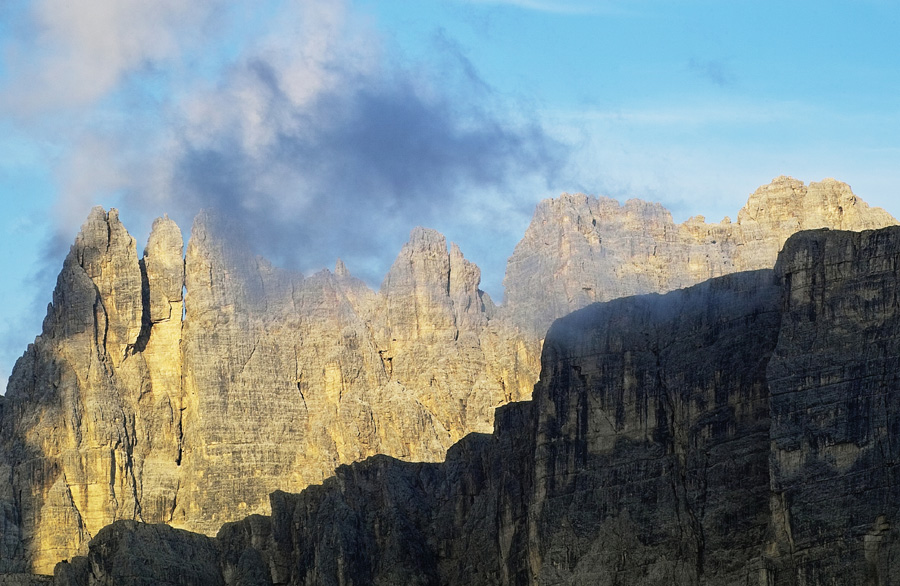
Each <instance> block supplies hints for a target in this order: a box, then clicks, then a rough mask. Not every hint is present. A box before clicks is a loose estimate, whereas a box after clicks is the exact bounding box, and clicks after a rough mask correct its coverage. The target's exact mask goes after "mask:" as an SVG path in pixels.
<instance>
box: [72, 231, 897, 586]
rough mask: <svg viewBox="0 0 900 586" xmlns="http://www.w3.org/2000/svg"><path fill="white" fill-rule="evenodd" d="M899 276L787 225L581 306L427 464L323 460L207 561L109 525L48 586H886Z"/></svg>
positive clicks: (843, 235) (891, 549)
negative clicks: (162, 569)
mask: <svg viewBox="0 0 900 586" xmlns="http://www.w3.org/2000/svg"><path fill="white" fill-rule="evenodd" d="M898 265H900V228H897V227H895V228H887V229H883V230H879V231H867V232H863V233H853V232H843V231H827V230H822V231H814V232H804V233H803V234H800V235H798V236H795V237H792V238H791V239H790V240H789V241H788V242H787V244H786V245H785V249H784V251H783V252H782V253H781V255H780V257H779V260H778V264H777V265H776V268H775V270H760V271H753V272H745V273H738V274H734V275H729V276H725V277H720V278H717V279H714V280H711V281H707V282H705V283H702V284H700V285H697V286H694V287H691V288H688V289H683V290H678V291H674V292H671V293H668V294H665V295H655V294H654V295H645V296H638V297H631V298H627V299H619V300H615V301H612V302H607V303H599V304H595V305H592V306H590V307H587V308H584V309H582V310H580V311H578V312H575V313H573V314H571V315H569V316H567V317H565V318H563V319H560V320H558V321H557V322H555V324H554V325H553V327H552V328H551V329H550V331H549V333H548V335H547V339H546V343H545V345H544V353H543V358H542V361H543V369H542V374H541V380H540V382H539V383H538V384H537V385H536V387H535V391H534V398H533V400H532V401H530V402H522V403H513V404H510V405H506V406H504V407H502V408H500V409H499V410H498V413H497V418H496V428H495V432H494V433H493V435H491V436H487V435H484V434H472V435H470V436H468V437H466V438H464V439H463V440H462V441H460V442H458V443H457V444H456V445H454V446H453V447H452V448H451V449H450V450H449V451H448V454H447V460H446V461H445V462H444V463H440V464H438V463H411V462H403V461H399V460H395V459H392V458H389V457H386V456H376V457H373V458H370V459H368V460H366V461H364V462H361V463H356V464H352V465H349V466H341V467H340V468H339V469H338V470H337V472H336V475H335V476H334V477H332V478H329V479H327V480H326V481H325V482H324V483H323V484H322V485H318V486H313V487H309V488H307V489H306V490H305V491H303V492H302V493H300V494H287V493H284V492H275V493H273V495H272V497H271V501H272V515H271V516H258V515H257V516H251V517H248V518H246V519H244V520H242V521H240V522H236V523H231V524H228V525H226V526H224V527H223V528H222V529H221V530H220V531H219V533H218V535H217V537H216V539H215V540H214V542H213V543H212V546H210V544H209V543H208V542H206V541H199V542H198V538H199V537H200V536H191V535H178V534H176V533H175V530H173V529H170V528H165V527H154V528H147V527H140V526H134V525H131V524H128V523H126V522H120V523H119V524H117V525H115V526H113V528H108V529H106V530H104V533H103V534H102V535H103V537H102V538H101V537H98V538H97V539H95V540H94V541H93V542H92V543H91V546H90V554H89V556H88V558H87V559H84V558H76V559H75V560H73V562H72V563H71V564H61V565H60V566H58V568H57V574H56V583H57V584H59V585H67V584H78V583H81V582H79V580H84V579H85V577H86V576H87V570H86V568H87V567H88V566H90V568H92V570H91V571H92V576H93V579H94V580H97V582H96V583H124V582H122V580H121V579H122V578H127V577H128V574H126V573H125V572H124V571H123V570H122V569H121V568H122V567H135V564H132V565H131V566H129V565H128V561H129V560H132V559H138V560H140V559H143V557H146V553H144V552H146V551H156V550H160V551H161V554H163V555H165V554H166V552H168V551H171V550H177V551H188V550H189V551H190V552H191V555H190V560H191V561H190V563H189V564H188V563H186V562H184V561H183V560H174V561H173V565H172V566H171V567H173V568H182V567H184V571H186V572H192V574H191V575H197V572H198V571H199V570H198V569H203V571H205V572H206V574H204V575H203V576H200V577H198V579H197V580H198V581H197V583H202V584H217V585H218V584H229V585H230V584H467V585H468V584H485V585H487V584H521V585H525V584H598V585H624V584H628V585H659V586H662V585H671V584H679V585H707V586H718V585H722V586H724V585H730V584H753V585H757V584H758V585H760V586H781V585H785V586H786V585H796V584H845V585H850V586H856V585H858V586H864V585H865V586H871V585H882V584H885V585H886V584H894V583H897V581H898V580H900V562H898V559H900V558H898V553H900V552H898V543H900V541H898V539H900V531H898V529H897V518H896V517H897V511H898V504H900V488H898V486H900V484H898V483H897V480H898V479H897V478H896V476H897V469H898V465H900V451H898V448H897V447H896V445H895V444H896V441H894V439H892V438H894V436H895V434H896V432H897V429H898V422H900V402H898V400H897V399H896V397H894V395H895V394H896V393H895V392H894V391H895V387H896V385H897V383H898V377H900V360H898V358H897V357H898V356H900V303H898V299H900V278H898V274H897V267H898ZM129 551H134V552H137V553H135V554H131V555H129V554H128V552H129ZM123 552H124V553H123ZM116 556H118V557H116ZM111 559H119V560H122V561H121V562H120V563H119V564H111V563H110V560H111ZM150 565H151V564H144V567H148V566H150ZM211 567H212V568H213V570H210V569H209V568H211ZM156 576H158V574H154V573H153V571H152V568H151V569H148V570H147V571H146V572H144V573H142V574H140V577H141V578H143V579H150V580H152V579H154V578H155V577H156ZM117 580H118V581H117Z"/></svg>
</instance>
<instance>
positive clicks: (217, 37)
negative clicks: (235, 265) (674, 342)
mask: <svg viewBox="0 0 900 586" xmlns="http://www.w3.org/2000/svg"><path fill="white" fill-rule="evenodd" d="M898 32H900V4H898V3H896V2H894V1H893V0H891V1H879V0H855V1H853V2H828V1H824V2H823V1H818V2H807V1H779V2H772V1H766V0H757V1H753V2H751V1H743V0H731V1H728V2H723V1H721V0H716V1H712V0H684V1H679V2H672V1H670V0H666V1H663V0H629V1H618V0H595V1H591V2H589V1H586V0H564V1H560V2H551V1H549V0H506V1H501V0H496V1H490V0H482V1H478V0H469V1H466V0H440V1H439V0H347V1H346V2H341V1H339V0H303V1H299V0H294V1H291V0H262V1H256V2H249V1H248V2H224V1H222V0H195V1H194V2H190V3H185V2H177V1H175V0H152V1H151V0H30V1H29V0H8V1H7V2H4V3H2V4H0V205H2V213H0V229H2V234H3V235H2V238H0V271H2V272H3V274H4V278H3V280H2V283H0V308H2V309H0V381H2V380H5V378H6V376H8V374H9V371H10V370H11V368H12V365H13V363H14V361H15V359H16V358H17V357H18V356H19V355H21V353H22V352H23V351H24V349H25V346H26V345H27V344H28V342H30V341H31V340H32V339H33V338H34V336H35V335H37V334H38V333H39V331H40V323H41V320H42V318H43V314H44V312H45V308H46V304H47V303H48V302H49V301H50V298H51V293H52V288H53V284H54V281H55V278H56V274H57V273H58V271H59V268H60V267H61V263H62V259H63V257H64V255H65V253H66V251H67V250H68V246H69V244H70V243H71V241H72V240H73V238H74V236H75V234H76V233H77V230H78V227H79V226H80V224H81V222H82V221H83V220H84V218H85V217H86V216H87V213H88V211H89V209H90V208H91V207H92V206H93V205H98V204H99V205H103V206H105V207H110V206H116V207H118V208H119V209H120V213H121V217H122V218H123V221H124V222H125V223H126V226H127V227H128V228H129V230H130V231H131V232H132V234H133V235H134V236H135V238H136V239H137V241H138V248H139V250H142V249H143V245H144V243H145V241H146V237H147V231H148V227H149V226H150V224H151V222H152V219H153V218H154V217H156V216H159V215H162V214H164V213H168V214H169V215H170V216H171V217H173V218H175V219H176V220H177V221H178V223H179V225H180V226H181V227H182V230H183V231H184V232H185V235H186V236H187V234H188V232H189V230H190V222H191V219H192V217H193V215H194V214H195V213H196V211H197V210H198V209H199V208H201V207H218V208H221V209H223V210H224V211H226V212H227V213H229V214H232V215H234V216H235V217H238V218H241V219H242V222H243V225H244V227H245V231H246V234H247V236H248V238H249V239H250V242H251V243H252V245H253V246H255V247H256V249H257V250H258V252H260V253H261V254H263V255H265V256H267V257H269V258H271V259H273V260H274V261H275V262H276V263H277V264H281V265H283V266H289V267H293V268H297V269H299V270H303V271H304V272H312V271H315V270H318V269H320V268H322V267H332V266H333V264H334V261H335V259H336V258H338V257H341V258H343V259H344V261H345V262H346V264H347V265H348V267H349V269H350V270H351V272H353V273H354V274H357V275H359V276H361V277H363V278H365V279H366V280H367V281H368V282H369V283H370V284H372V285H373V286H377V285H378V284H379V282H380V280H381V278H382V276H383V275H384V273H385V272H386V270H387V268H388V267H389V265H390V263H391V262H392V260H393V258H394V256H395V255H396V253H397V252H398V251H399V249H400V246H401V245H402V244H403V242H404V241H405V240H406V238H407V236H408V234H409V231H410V229H411V228H412V227H414V226H416V225H425V226H430V227H433V228H436V229H439V230H441V231H442V232H444V233H445V234H446V235H447V236H448V238H449V239H450V240H452V241H455V242H457V243H458V244H459V245H460V247H461V248H462V250H463V252H464V253H465V254H466V256H467V257H468V258H470V259H471V260H473V261H475V262H476V263H477V264H478V265H479V266H481V268H482V271H483V286H484V288H486V290H488V291H489V292H490V293H491V294H492V295H493V296H494V297H495V298H497V299H498V300H499V299H500V298H502V285H501V282H502V276H503V270H504V264H505V261H506V258H507V257H508V256H509V254H511V252H512V250H513V247H514V246H515V243H516V242H517V241H518V239H519V238H520V237H521V235H522V233H523V231H524V229H525V227H526V226H527V223H528V221H529V219H530V216H531V212H532V210H533V207H534V205H535V203H536V202H538V201H539V200H540V199H543V198H545V197H552V196H555V195H557V194H559V193H560V192H563V191H586V192H588V193H593V194H598V195H609V196H612V197H615V198H617V199H619V200H620V201H624V200H625V199H628V198H632V197H639V198H643V199H648V200H653V201H659V202H662V203H663V204H664V205H666V206H667V207H668V208H669V209H670V210H672V212H673V215H674V216H675V219H676V220H678V221H681V220H684V219H686V218H687V217H688V216H691V215H694V214H703V215H705V216H706V217H707V218H708V220H710V221H718V220H719V219H721V218H722V217H723V216H725V215H729V216H731V217H732V218H733V217H735V215H736V214H737V211H738V209H740V207H741V206H742V205H743V203H744V202H745V201H746V198H747V196H748V194H749V193H750V192H752V191H753V190H754V189H755V188H756V187H758V186H759V185H761V184H764V183H767V182H768V181H770V180H771V179H772V178H773V177H775V176H777V175H780V174H788V175H792V176H794V177H797V178H798V179H802V180H804V181H806V182H810V181H818V180H820V179H822V178H825V177H835V178H837V179H840V180H842V181H846V182H847V183H849V184H850V185H851V186H852V187H853V189H854V191H855V192H856V193H857V195H859V196H860V197H862V198H863V199H865V200H866V201H867V202H868V203H870V204H871V205H878V206H881V207H884V208H885V209H887V210H888V211H889V212H891V213H892V214H894V215H895V216H900V198H898V196H897V189H896V186H897V185H898V184H900V99H898V96H900V44H898V43H897V42H896V38H897V35H898Z"/></svg>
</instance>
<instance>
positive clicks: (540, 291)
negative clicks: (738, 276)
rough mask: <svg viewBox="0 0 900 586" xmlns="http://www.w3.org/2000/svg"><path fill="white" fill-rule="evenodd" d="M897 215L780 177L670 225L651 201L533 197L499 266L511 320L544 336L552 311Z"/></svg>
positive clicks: (679, 281)
mask: <svg viewBox="0 0 900 586" xmlns="http://www.w3.org/2000/svg"><path fill="white" fill-rule="evenodd" d="M896 223H897V221H896V220H895V219H894V218H893V217H891V215H890V214H888V213H887V212H885V211H884V210H882V209H881V208H870V207H869V206H868V205H867V204H866V203H865V202H864V201H862V200H861V199H859V198H858V197H857V196H856V195H854V194H853V193H852V192H851V191H850V187H849V186H848V185H847V184H846V183H841V182H839V181H835V180H834V179H825V180H824V181H822V182H820V183H811V184H810V185H809V186H806V185H804V184H803V183H802V182H801V181H797V180H796V179H792V178H790V177H784V176H782V177H778V178H777V179H775V180H773V181H772V183H770V184H769V185H765V186H762V187H760V188H759V189H757V190H756V191H755V192H754V193H753V194H752V195H750V198H749V199H748V201H747V204H746V205H745V206H744V207H743V208H742V209H741V210H740V212H738V215H737V221H736V222H732V221H731V220H730V219H728V218H725V219H724V220H722V221H721V222H719V223H718V224H707V223H706V221H705V219H704V218H703V216H695V217H693V218H691V219H689V220H687V221H686V222H684V223H682V224H675V223H674V222H673V221H672V215H671V214H670V213H669V212H668V210H666V209H665V208H663V207H662V206H661V205H659V204H653V203H647V202H644V201H640V200H636V199H632V200H629V201H627V202H625V203H624V204H619V202H617V201H615V200H613V199H609V198H603V197H601V198H595V197H591V196H587V195H583V194H574V195H570V194H563V195H562V196H560V197H559V198H556V199H549V200H545V201H543V202H541V203H540V204H538V207H537V210H536V211H535V214H534V218H533V219H532V221H531V225H530V226H529V227H528V230H527V231H526V232H525V236H524V237H523V238H522V241H521V242H519V244H518V246H517V247H516V250H515V252H514V253H513V255H512V257H510V259H509V264H508V265H507V269H506V279H505V281H504V285H505V287H506V303H505V305H506V311H507V312H508V318H509V321H511V322H512V323H514V324H515V325H517V326H519V327H520V328H522V329H523V330H524V331H527V332H529V334H530V335H531V336H532V337H542V336H543V334H544V332H546V330H547V328H548V327H549V326H550V324H551V323H552V322H553V320H554V319H556V318H558V317H562V316H563V315H566V314H567V313H569V312H571V311H574V310H576V309H579V308H581V307H584V306H585V305H587V304H589V303H593V302H595V301H608V300H610V299H615V298H618V297H625V296H628V295H639V294H642V293H654V292H657V293H661V292H665V291H672V290H674V289H679V288H681V287H687V286H690V285H694V284H696V283H699V282H701V281H704V280H706V279H710V278H713V277H718V276H721V275H726V274H729V273H734V272H737V271H750V270H756V269H763V268H771V267H772V266H773V264H774V263H775V258H776V256H777V255H778V251H779V250H781V246H782V245H783V244H784V242H785V240H787V238H788V236H790V235H791V234H794V233H795V232H798V231H800V230H811V229H815V228H832V229H841V230H869V229H875V228H883V227H885V226H892V225H894V224H896Z"/></svg>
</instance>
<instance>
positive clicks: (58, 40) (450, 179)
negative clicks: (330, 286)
mask: <svg viewBox="0 0 900 586" xmlns="http://www.w3.org/2000/svg"><path fill="white" fill-rule="evenodd" d="M49 2H50V0H48V2H46V3H45V4H42V5H41V6H46V5H48V4H49ZM128 3H129V6H131V8H132V9H134V10H135V11H136V13H137V14H147V16H146V20H147V21H148V22H147V23H146V24H145V25H142V26H139V25H137V24H134V23H131V21H130V19H125V18H123V17H122V16H121V11H120V10H119V9H112V8H110V7H109V6H108V5H107V4H102V7H103V8H102V10H101V9H100V8H98V9H97V10H100V11H101V12H103V14H104V15H105V16H104V18H105V19H106V20H105V21H104V22H108V23H109V26H110V27H112V28H114V29H116V27H124V30H115V31H114V32H109V33H104V37H105V38H106V41H102V40H93V39H87V38H85V33H84V30H83V23H84V22H85V21H86V20H88V18H87V17H86V16H84V15H73V18H75V22H72V23H71V30H70V29H66V28H65V27H64V26H63V19H62V17H60V18H59V19H58V20H56V21H54V22H55V23H56V24H55V25H54V27H55V28H54V27H48V26H47V25H46V24H45V25H44V26H45V28H47V30H51V31H53V32H52V35H51V36H52V38H48V39H47V42H46V44H47V45H48V46H52V47H61V46H67V47H72V48H73V50H74V51H75V52H76V53H77V54H79V55H80V56H81V57H79V59H78V61H79V63H78V68H80V69H84V70H85V74H84V75H85V76H86V77H87V78H89V79H91V80H93V81H91V83H86V84H85V87H84V88H81V89H80V90H79V91H80V92H81V93H78V92H76V94H77V95H74V96H72V98H71V101H70V103H68V104H66V107H72V106H73V105H78V106H80V107H81V108H82V109H83V110H84V111H85V112H87V114H88V117H89V118H90V120H91V121H90V122H89V123H86V124H81V125H75V126H73V128H72V129H70V132H69V136H68V138H67V140H68V142H69V145H70V148H71V151H70V152H69V153H68V155H67V156H66V157H64V160H65V163H64V164H63V165H61V167H60V179H59V183H60V185H61V186H62V189H63V196H62V201H60V202H59V205H58V206H57V209H58V210H60V220H59V224H60V226H61V230H60V233H63V234H66V235H68V234H71V232H72V230H73V229H74V228H75V227H76V226H73V223H74V222H79V223H80V220H81V219H83V217H84V214H86V213H87V210H88V209H89V207H90V206H91V205H93V204H96V203H104V204H106V205H111V204H115V205H117V206H118V207H120V208H121V209H122V212H123V214H122V215H123V218H126V217H127V216H134V215H135V214H142V215H143V216H151V215H161V214H163V213H168V214H170V215H171V216H173V217H175V218H177V219H178V221H179V223H180V224H181V226H182V228H183V229H184V230H185V231H187V230H188V224H189V222H190V220H191V218H192V217H193V215H194V214H195V213H196V212H197V211H198V210H199V209H201V208H216V209H218V210H219V211H220V212H223V213H225V214H226V215H228V216H230V217H233V218H238V219H239V220H240V221H241V222H242V223H243V225H244V226H243V227H244V229H245V230H246V231H247V232H248V233H249V234H250V235H251V237H253V238H254V241H255V244H256V246H257V251H258V252H260V253H263V254H265V255H266V256H268V257H270V258H273V259H274V260H275V261H276V262H278V263H280V264H285V265H289V266H294V267H297V268H300V269H301V270H304V271H310V270H317V269H318V268H321V267H323V266H331V265H332V264H333V263H334V260H335V258H337V257H338V256H341V257H342V258H344V260H345V261H346V262H347V264H348V266H350V268H351V270H353V271H354V272H355V273H358V274H360V275H361V276H363V277H365V278H367V279H368V280H369V281H370V282H372V283H376V284H377V282H378V281H380V279H381V277H382V276H383V274H384V271H385V270H386V269H387V267H388V266H389V264H390V262H391V261H392V260H393V257H394V255H396V253H397V251H398V250H399V247H400V245H401V244H402V242H403V241H404V240H405V238H406V236H407V234H408V233H409V230H410V229H411V228H412V227H413V226H415V225H420V224H422V225H430V226H433V227H441V226H442V225H443V226H447V225H450V224H452V222H451V221H448V218H450V217H453V216H455V217H459V218H469V219H472V218H477V219H478V220H477V221H478V222H480V223H482V224H483V225H484V226H487V227H492V228H493V227H495V226H503V225H505V223H504V220H505V218H504V217H500V216H499V215H494V217H491V216H490V215H487V216H485V215H484V214H477V213H464V210H462V209H461V208H465V207H466V206H471V205H473V202H474V203H475V205H478V201H477V194H479V193H490V194H491V196H492V197H497V196H502V197H503V198H505V199H506V203H505V204H502V205H498V204H497V203H496V202H493V203H491V205H484V207H485V209H492V210H503V211H506V210H510V209H512V208H516V206H517V205H518V204H519V203H521V202H520V201H518V200H517V197H518V198H527V200H528V206H527V207H529V208H530V207H531V205H533V200H534V197H535V190H536V189H541V188H542V187H543V188H546V186H547V182H548V181H550V180H552V179H553V177H554V176H555V174H556V173H557V171H558V169H559V167H560V166H561V165H562V164H563V162H564V159H565V157H566V156H567V152H566V149H565V147H563V146H562V145H561V144H560V143H558V142H556V141H554V140H552V139H551V138H549V137H548V136H547V135H546V133H545V132H544V130H543V129H542V127H541V125H540V124H539V123H538V122H536V121H534V120H532V119H531V117H529V116H528V115H521V114H516V115H515V120H514V119H513V116H512V115H510V114H508V111H509V106H510V105H509V104H507V103H503V102H501V101H499V100H497V99H495V98H494V96H493V92H492V90H491V88H490V87H489V86H488V85H487V84H485V83H484V82H483V81H482V80H481V78H480V77H479V76H478V72H477V71H476V70H475V68H474V67H473V66H472V64H471V63H470V62H469V61H468V60H467V59H466V58H465V55H464V52H463V51H462V49H461V48H460V47H459V46H457V45H456V44H455V43H454V42H453V40H452V39H449V38H447V36H446V34H445V33H440V32H439V33H438V34H437V35H436V38H435V48H436V50H438V51H439V52H440V55H441V57H440V58H439V61H440V67H439V68H433V66H432V65H431V64H426V63H415V62H407V63H404V64H398V63H396V62H391V61H389V60H388V58H387V57H386V51H385V50H384V48H383V47H382V39H381V37H380V35H379V33H378V31H377V30H376V29H375V28H374V27H373V26H372V25H371V23H369V22H368V21H366V19H365V18H364V17H362V16H361V15H360V14H359V13H356V12H354V11H353V10H351V9H350V8H349V7H348V5H347V4H345V3H342V2H334V1H325V0H306V1H302V2H301V1H295V2H284V3H281V4H280V5H279V7H280V8H279V12H275V13H273V14H270V15H268V17H267V20H266V24H265V26H260V27H258V28H259V30H260V31H264V32H263V33H262V34H260V35H257V36H255V37H254V38H251V39H244V41H243V44H242V46H241V47H240V50H238V51H237V52H236V54H235V55H233V56H231V57H230V58H229V60H227V61H223V65H222V66H221V67H220V69H219V70H218V71H213V72H212V73H210V72H209V71H206V72H205V73H204V75H197V76H194V77H193V78H192V77H191V76H189V75H178V76H171V77H170V78H169V82H170V86H167V87H166V88H165V89H166V92H167V94H166V98H165V99H164V100H160V102H159V104H158V105H156V106H155V107H154V104H153V103H152V101H151V103H150V106H151V107H149V108H148V107H147V104H146V103H144V102H140V101H139V100H138V101H139V102H140V104H139V106H138V107H136V106H134V104H133V102H134V99H133V98H132V99H119V101H116V100H115V99H112V101H110V100H111V98H116V97H117V96H120V94H117V93H116V92H117V91H118V92H121V91H122V89H123V88H125V87H127V86H129V83H130V82H129V78H130V77H132V76H138V77H140V76H141V75H143V74H144V73H146V68H147V67H148V65H147V64H148V63H150V64H155V65H154V67H167V68H179V67H182V68H187V67H189V65H190V61H191V60H194V59H196V56H195V55H194V54H193V53H192V49H191V48H190V47H189V41H188V40H186V39H185V38H184V37H183V29H184V27H183V23H182V22H181V21H180V20H179V17H181V16H183V17H185V19H186V20H187V21H189V22H195V23H196V22H201V21H204V19H208V18H209V14H208V13H209V10H211V8H212V7H213V5H214V3H213V2H211V1H208V2H205V3H204V7H203V8H198V9H196V12H194V13H191V14H190V15H185V14H183V13H182V12H181V11H182V9H181V8H180V4H174V3H171V4H167V3H162V4H161V5H160V6H158V7H157V5H156V4H153V3H150V2H138V0H128ZM151 6H152V7H151ZM126 21H127V22H126ZM176 21H177V22H176ZM219 26H220V27H222V28H228V27H227V24H223V23H219ZM188 28H189V27H188ZM151 32H152V33H153V34H158V35H160V38H161V39H163V42H162V44H161V45H160V47H153V46H152V43H151V42H149V41H145V40H144V39H145V38H146V37H147V36H148V35H151ZM48 34H50V33H48ZM129 35H133V36H135V37H136V38H135V39H134V42H133V43H128V42H126V41H125V37H127V36H129ZM218 43H219V46H220V47H221V46H225V45H227V43H224V42H222V41H221V40H220V41H218ZM104 46H115V47H118V48H122V49H123V50H124V54H123V55H122V56H119V57H108V58H107V57H105V56H104V51H101V50H100V49H99V47H104ZM67 60H68V58H67V57H63V56H59V55H48V56H47V57H46V59H45V61H44V63H43V67H42V68H41V70H42V71H43V72H44V73H42V74H41V75H40V76H39V77H41V76H44V77H46V76H45V74H46V73H47V72H48V71H50V70H52V69H53V67H56V66H57V64H59V63H65V62H67ZM54 83H57V82H56V81H54ZM59 83H62V82H59ZM73 83H74V82H73ZM34 87H35V88H36V87H38V86H34ZM138 89H140V87H138ZM132 90H133V87H132ZM103 96H106V98H105V99H101V98H103ZM110 104H112V106H110ZM42 107H43V108H44V109H50V110H52V108H54V107H55V105H54V104H52V103H45V104H42ZM104 108H117V109H114V110H113V111H112V112H111V111H110V110H104ZM536 186H537V187H536ZM541 186H542V187H541ZM501 194H502V195H501ZM517 194H518V195H517ZM79 210H81V212H80V213H79ZM529 212H530V210H529ZM142 221H143V222H144V224H149V221H148V220H147V219H146V217H145V218H144V219H143V220H142ZM461 221H462V220H460V222H461ZM492 225H493V226H492ZM457 226H458V223H457ZM519 228H520V227H519V226H518V225H516V226H515V228H513V230H519ZM519 232H520V230H519ZM519 235H520V234H519ZM139 237H140V236H139ZM66 240H67V239H66V238H64V237H61V238H58V239H57V241H58V242H63V241H66ZM510 250H511V247H510Z"/></svg>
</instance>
